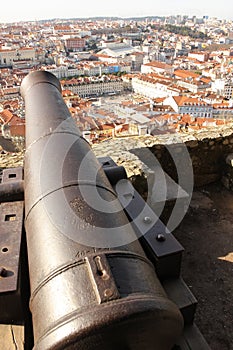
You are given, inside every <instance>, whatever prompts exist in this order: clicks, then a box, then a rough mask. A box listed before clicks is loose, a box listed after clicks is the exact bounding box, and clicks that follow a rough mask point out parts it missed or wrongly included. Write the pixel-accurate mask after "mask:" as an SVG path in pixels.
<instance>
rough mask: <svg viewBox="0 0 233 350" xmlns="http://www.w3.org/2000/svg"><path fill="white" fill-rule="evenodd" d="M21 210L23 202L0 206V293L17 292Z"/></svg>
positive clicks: (21, 223)
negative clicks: (0, 271)
mask: <svg viewBox="0 0 233 350" xmlns="http://www.w3.org/2000/svg"><path fill="white" fill-rule="evenodd" d="M23 208H24V203H23V202H14V203H1V204H0V266H1V269H4V270H2V273H1V277H0V293H3V292H10V291H11V292H12V291H16V290H17V281H18V268H19V257H20V244H21V236H22V227H23ZM3 271H5V272H3Z"/></svg>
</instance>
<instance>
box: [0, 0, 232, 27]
mask: <svg viewBox="0 0 233 350" xmlns="http://www.w3.org/2000/svg"><path fill="white" fill-rule="evenodd" d="M176 14H182V15H184V14H186V15H189V16H191V15H196V16H198V17H202V16H203V15H209V16H210V17H218V18H225V19H232V20H233V1H232V0H222V1H215V0H195V1H194V0H193V1H188V0H173V1H172V0H166V1H165V0H163V1H162V0H142V1H138V0H115V1H112V0H99V1H96V0H82V1H78V0H67V1H61V0H57V1H51V0H50V1H49V0H37V1H32V0H10V1H5V2H4V3H3V4H2V5H1V11H0V22H1V23H4V22H14V21H25V20H39V19H48V18H50V19H51V18H75V17H94V16H119V17H130V16H149V15H151V16H156V15H158V16H162V15H165V16H168V15H176Z"/></svg>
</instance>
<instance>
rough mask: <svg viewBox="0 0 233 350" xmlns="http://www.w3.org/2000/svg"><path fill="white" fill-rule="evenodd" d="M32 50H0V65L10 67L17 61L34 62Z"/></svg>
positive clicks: (25, 48) (26, 48) (33, 50)
mask: <svg viewBox="0 0 233 350" xmlns="http://www.w3.org/2000/svg"><path fill="white" fill-rule="evenodd" d="M35 58H36V57H35V49H34V48H31V47H30V48H28V47H24V48H19V49H14V50H8V49H4V50H0V65H1V66H11V65H13V64H14V62H17V61H24V60H25V61H34V60H35Z"/></svg>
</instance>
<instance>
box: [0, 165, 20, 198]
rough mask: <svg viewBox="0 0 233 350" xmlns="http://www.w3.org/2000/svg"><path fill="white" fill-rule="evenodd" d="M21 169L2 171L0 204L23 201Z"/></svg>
mask: <svg viewBox="0 0 233 350" xmlns="http://www.w3.org/2000/svg"><path fill="white" fill-rule="evenodd" d="M23 200H24V181H23V168H22V167H17V168H6V169H3V171H2V174H1V181H0V202H9V201H23Z"/></svg>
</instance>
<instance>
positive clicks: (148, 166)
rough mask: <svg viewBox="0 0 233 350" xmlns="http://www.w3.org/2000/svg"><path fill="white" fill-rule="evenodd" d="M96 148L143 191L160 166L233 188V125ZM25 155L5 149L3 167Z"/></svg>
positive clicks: (197, 180) (173, 175)
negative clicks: (219, 182) (219, 181)
mask: <svg viewBox="0 0 233 350" xmlns="http://www.w3.org/2000/svg"><path fill="white" fill-rule="evenodd" d="M92 149H93V151H94V153H95V154H96V156H97V157H103V156H110V157H111V158H112V159H113V160H114V161H115V162H116V163H117V164H118V165H122V166H124V167H125V169H126V172H127V175H128V177H129V178H131V179H132V181H134V182H135V183H136V184H140V186H141V192H143V191H146V187H145V186H144V184H145V181H147V178H148V176H149V175H150V174H151V171H154V168H155V167H160V166H161V167H162V169H163V170H164V172H166V173H167V174H168V175H169V176H170V177H171V178H172V179H174V180H175V181H177V182H179V179H178V177H179V174H178V173H179V172H180V171H182V176H186V174H187V176H190V169H191V170H192V172H193V176H194V186H195V187H199V186H203V185H205V184H208V183H211V182H214V181H218V180H220V179H223V183H224V184H225V185H226V186H228V187H229V188H230V187H232V188H233V180H232V181H231V179H233V170H232V165H231V163H229V161H228V163H227V162H226V158H227V156H228V155H229V154H233V126H228V127H226V126H222V127H218V128H213V129H208V130H202V131H200V132H196V133H192V134H191V133H179V134H166V135H158V136H139V137H129V138H128V137H125V138H119V139H118V138H115V139H111V140H108V141H105V142H102V143H100V144H95V145H93V146H92ZM23 154H24V152H23V151H21V152H15V153H12V151H11V152H9V150H8V152H5V151H4V148H3V150H2V151H1V155H0V167H2V168H5V167H9V166H13V165H14V164H15V166H18V165H23ZM177 169H179V171H177ZM143 186H144V187H143Z"/></svg>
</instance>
